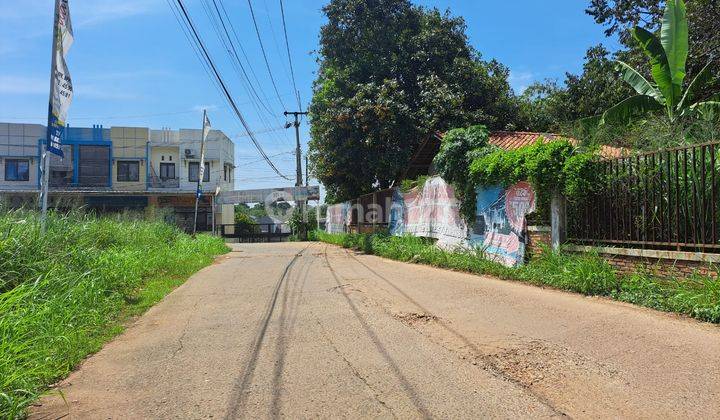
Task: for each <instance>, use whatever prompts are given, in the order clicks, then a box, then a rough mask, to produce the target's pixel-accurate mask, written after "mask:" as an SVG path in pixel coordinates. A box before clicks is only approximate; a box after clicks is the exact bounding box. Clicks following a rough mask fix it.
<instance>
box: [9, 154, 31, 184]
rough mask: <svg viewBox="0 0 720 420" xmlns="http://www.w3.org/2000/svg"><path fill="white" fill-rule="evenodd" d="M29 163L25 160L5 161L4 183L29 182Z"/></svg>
mask: <svg viewBox="0 0 720 420" xmlns="http://www.w3.org/2000/svg"><path fill="white" fill-rule="evenodd" d="M29 180H30V161H29V160H27V159H5V181H29Z"/></svg>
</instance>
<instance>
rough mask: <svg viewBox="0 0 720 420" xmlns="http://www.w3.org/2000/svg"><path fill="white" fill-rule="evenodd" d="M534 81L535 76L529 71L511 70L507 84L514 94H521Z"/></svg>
mask: <svg viewBox="0 0 720 420" xmlns="http://www.w3.org/2000/svg"><path fill="white" fill-rule="evenodd" d="M533 80H535V75H534V74H533V73H531V72H529V71H520V72H516V71H513V70H511V71H510V77H508V82H509V83H510V86H511V87H512V88H513V90H515V93H517V94H522V93H523V92H524V91H525V89H527V88H528V86H530V84H531V83H532V82H533Z"/></svg>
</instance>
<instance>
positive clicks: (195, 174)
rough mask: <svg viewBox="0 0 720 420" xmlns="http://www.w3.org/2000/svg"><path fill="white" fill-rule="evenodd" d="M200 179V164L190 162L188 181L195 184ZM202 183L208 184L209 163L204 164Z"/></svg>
mask: <svg viewBox="0 0 720 420" xmlns="http://www.w3.org/2000/svg"><path fill="white" fill-rule="evenodd" d="M199 177H200V162H190V164H189V165H188V181H190V182H197V181H198V178H199ZM203 182H210V162H205V173H204V174H203Z"/></svg>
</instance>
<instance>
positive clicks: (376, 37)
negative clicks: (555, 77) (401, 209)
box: [309, 0, 517, 202]
mask: <svg viewBox="0 0 720 420" xmlns="http://www.w3.org/2000/svg"><path fill="white" fill-rule="evenodd" d="M323 11H324V13H325V15H326V16H327V23H326V24H325V25H324V26H323V27H322V29H321V33H320V49H319V51H318V54H319V57H318V60H319V64H320V68H319V71H318V76H317V79H316V81H315V84H314V90H313V98H312V103H311V105H310V119H311V141H310V148H309V154H310V159H311V162H312V164H311V166H312V170H313V173H314V174H315V176H316V177H317V178H318V179H319V180H320V181H321V182H322V183H323V184H324V185H325V187H326V189H327V197H328V200H329V201H331V202H332V201H342V200H345V199H349V198H353V197H356V196H358V195H360V194H363V193H366V192H369V191H372V190H373V189H376V188H383V187H387V186H389V185H390V184H391V183H392V181H393V180H395V179H396V178H397V177H398V175H399V174H400V173H401V172H402V171H403V170H404V169H405V167H406V166H407V164H408V162H409V160H410V158H411V156H412V153H413V152H414V150H415V149H416V147H417V145H418V144H419V143H420V142H421V141H422V140H423V138H424V137H426V136H427V135H429V134H430V133H433V132H435V131H445V130H447V129H449V128H452V127H462V126H469V125H473V124H484V125H486V126H488V127H490V128H494V129H499V128H505V127H506V126H508V125H509V124H511V123H513V122H514V121H515V119H516V114H517V104H516V101H515V98H514V94H513V92H512V89H511V88H510V86H509V84H508V81H507V77H508V69H507V68H506V67H504V66H503V65H501V64H500V63H498V62H496V61H484V60H482V59H481V56H480V54H479V53H478V52H477V51H475V50H474V49H473V48H472V47H471V46H470V45H469V44H468V40H467V37H466V35H465V23H464V21H463V19H462V18H459V17H453V16H451V15H450V14H449V13H447V12H446V13H441V12H439V11H438V10H434V9H432V10H429V9H425V8H422V7H418V6H414V5H412V4H411V3H410V2H409V1H407V0H332V1H330V3H329V4H328V5H327V6H325V7H324V8H323Z"/></svg>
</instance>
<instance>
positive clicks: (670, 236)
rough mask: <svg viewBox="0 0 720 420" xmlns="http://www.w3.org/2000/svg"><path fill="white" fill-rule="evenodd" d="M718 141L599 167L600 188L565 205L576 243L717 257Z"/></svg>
mask: <svg viewBox="0 0 720 420" xmlns="http://www.w3.org/2000/svg"><path fill="white" fill-rule="evenodd" d="M719 158H720V142H712V143H705V144H698V145H692V146H687V147H677V148H671V149H663V150H660V151H656V152H650V153H643V154H637V155H633V156H628V157H622V158H615V159H612V160H608V161H606V162H603V163H602V169H601V174H602V175H603V176H602V179H603V181H602V186H601V187H600V188H598V189H597V190H596V191H590V192H588V195H587V197H586V198H585V199H584V200H580V201H578V202H575V203H569V206H568V237H569V238H570V240H571V241H573V242H576V243H591V244H609V245H617V246H629V247H638V248H651V249H667V250H678V251H683V250H684V251H701V252H713V253H720V232H719V228H720V203H718V199H720V197H718V192H719V191H720V185H718V183H719V182H720V159H719Z"/></svg>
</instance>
